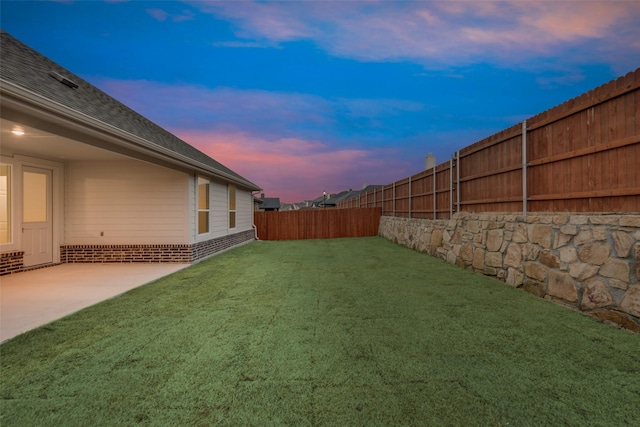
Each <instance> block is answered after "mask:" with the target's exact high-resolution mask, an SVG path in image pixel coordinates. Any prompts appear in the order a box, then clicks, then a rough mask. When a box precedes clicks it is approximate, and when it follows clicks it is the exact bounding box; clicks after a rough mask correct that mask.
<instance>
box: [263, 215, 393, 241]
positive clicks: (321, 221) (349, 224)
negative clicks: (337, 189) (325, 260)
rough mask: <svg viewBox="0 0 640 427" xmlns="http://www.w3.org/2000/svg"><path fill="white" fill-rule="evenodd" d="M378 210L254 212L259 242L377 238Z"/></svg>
mask: <svg viewBox="0 0 640 427" xmlns="http://www.w3.org/2000/svg"><path fill="white" fill-rule="evenodd" d="M381 215H382V209H381V208H353V209H322V208H318V209H309V210H300V211H287V212H254V223H255V225H256V228H257V230H258V238H259V239H261V240H303V239H333V238H338V237H366V236H376V235H377V234H378V227H379V225H380V216H381Z"/></svg>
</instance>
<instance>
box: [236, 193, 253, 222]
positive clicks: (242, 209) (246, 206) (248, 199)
mask: <svg viewBox="0 0 640 427" xmlns="http://www.w3.org/2000/svg"><path fill="white" fill-rule="evenodd" d="M236 197H237V200H236V208H237V214H236V221H237V222H236V231H245V230H251V229H253V196H252V195H251V192H249V191H244V190H241V189H238V190H237V191H236Z"/></svg>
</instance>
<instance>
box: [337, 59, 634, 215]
mask: <svg viewBox="0 0 640 427" xmlns="http://www.w3.org/2000/svg"><path fill="white" fill-rule="evenodd" d="M639 88H640V68H639V69H637V70H636V71H634V72H632V73H629V74H627V75H626V76H624V77H621V78H619V79H618V80H615V81H612V82H609V83H608V84H605V85H603V86H600V87H598V88H596V89H594V90H592V91H590V92H587V93H585V94H583V95H581V96H579V97H577V98H574V99H572V100H570V101H568V102H565V103H564V104H561V105H559V106H557V107H554V108H552V109H550V110H548V111H545V112H543V113H541V114H538V115H537V116H534V117H532V118H530V119H528V120H526V121H524V122H522V123H519V124H517V125H514V126H512V127H510V128H508V129H505V130H503V131H501V132H499V133H497V134H495V135H492V136H490V137H488V138H485V139H483V140H482V141H479V142H477V143H475V144H473V145H470V146H468V147H465V148H463V149H462V150H460V151H458V152H456V153H455V156H454V158H452V159H451V160H449V161H447V162H445V163H442V164H440V165H438V166H435V167H433V168H431V169H427V170H425V171H422V172H420V173H418V174H415V175H412V176H410V177H408V178H404V179H401V180H399V181H396V182H394V183H392V184H389V185H385V186H383V187H381V188H378V189H376V190H373V191H369V192H367V193H365V194H360V196H359V197H356V198H354V199H350V200H347V201H345V202H342V203H339V204H338V207H339V208H354V207H361V208H362V207H382V210H383V214H384V215H393V216H406V217H410V218H450V217H451V216H452V215H453V213H454V212H459V211H467V212H523V213H525V214H526V213H527V212H639V211H640V90H639Z"/></svg>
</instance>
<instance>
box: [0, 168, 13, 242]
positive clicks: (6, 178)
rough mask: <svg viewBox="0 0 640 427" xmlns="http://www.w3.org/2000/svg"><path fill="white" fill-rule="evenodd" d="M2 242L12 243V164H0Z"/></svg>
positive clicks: (0, 226) (0, 225)
mask: <svg viewBox="0 0 640 427" xmlns="http://www.w3.org/2000/svg"><path fill="white" fill-rule="evenodd" d="M0 243H11V165H0Z"/></svg>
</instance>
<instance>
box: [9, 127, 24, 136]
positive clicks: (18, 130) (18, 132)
mask: <svg viewBox="0 0 640 427" xmlns="http://www.w3.org/2000/svg"><path fill="white" fill-rule="evenodd" d="M11 133H12V134H14V135H18V136H22V135H24V130H22V128H19V127H15V128H13V130H12V131H11Z"/></svg>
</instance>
